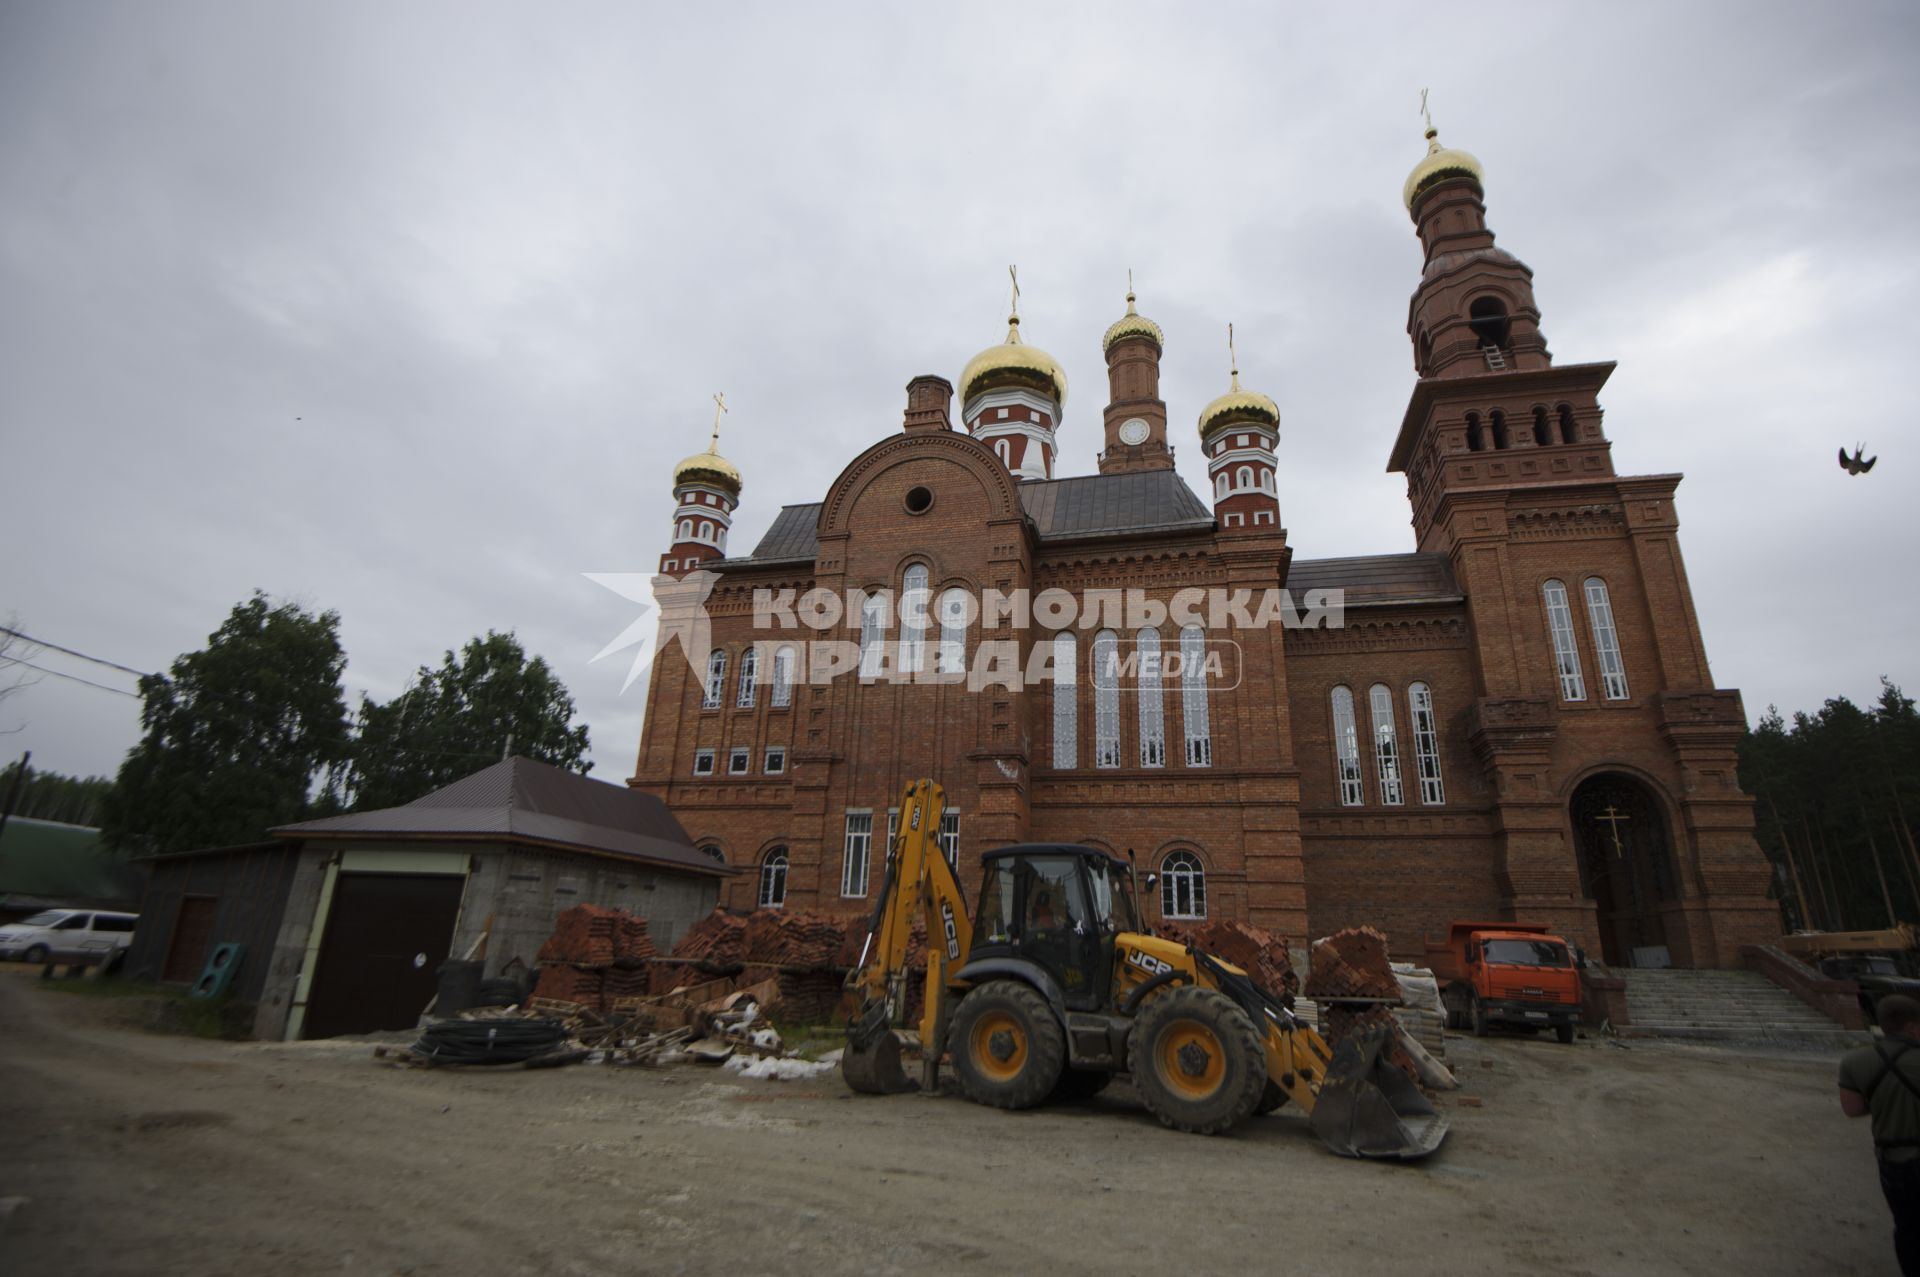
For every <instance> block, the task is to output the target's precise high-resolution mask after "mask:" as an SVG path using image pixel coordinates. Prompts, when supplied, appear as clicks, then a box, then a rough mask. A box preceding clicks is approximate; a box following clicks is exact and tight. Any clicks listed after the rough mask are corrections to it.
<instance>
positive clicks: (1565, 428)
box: [1560, 404, 1580, 443]
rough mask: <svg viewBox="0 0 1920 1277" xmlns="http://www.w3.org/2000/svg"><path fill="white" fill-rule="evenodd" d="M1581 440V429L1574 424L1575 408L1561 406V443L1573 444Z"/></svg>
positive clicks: (1567, 405) (1568, 405)
mask: <svg viewBox="0 0 1920 1277" xmlns="http://www.w3.org/2000/svg"><path fill="white" fill-rule="evenodd" d="M1579 438H1580V431H1579V429H1578V428H1577V427H1576V426H1575V425H1574V424H1573V406H1572V405H1571V404H1561V405H1560V442H1561V443H1573V442H1575V441H1577V440H1578V439H1579Z"/></svg>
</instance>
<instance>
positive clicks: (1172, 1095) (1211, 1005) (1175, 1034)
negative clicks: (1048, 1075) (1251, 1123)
mask: <svg viewBox="0 0 1920 1277" xmlns="http://www.w3.org/2000/svg"><path fill="white" fill-rule="evenodd" d="M1127 1058H1128V1059H1129V1060H1130V1061H1132V1064H1133V1085H1134V1089H1135V1090H1137V1091H1139V1092H1140V1098H1141V1099H1142V1100H1145V1101H1146V1105H1147V1108H1148V1109H1149V1110H1150V1111H1151V1112H1152V1113H1153V1115H1154V1116H1155V1117H1157V1118H1159V1119H1160V1120H1161V1121H1162V1122H1164V1123H1165V1124H1166V1125H1168V1126H1171V1127H1173V1128H1174V1129H1175V1130H1180V1131H1186V1132H1188V1133H1189V1134H1193V1135H1217V1134H1219V1133H1220V1132H1221V1131H1224V1130H1226V1129H1228V1128H1229V1127H1232V1126H1237V1125H1238V1124H1239V1123H1241V1122H1242V1121H1244V1120H1246V1118H1247V1117H1248V1116H1249V1115H1251V1114H1252V1112H1253V1110H1254V1106H1255V1105H1257V1104H1259V1103H1260V1099H1261V1096H1262V1095H1264V1094H1265V1092H1266V1087H1267V1061H1266V1055H1265V1053H1264V1052H1262V1051H1261V1049H1260V1037H1259V1034H1258V1033H1256V1032H1255V1030H1254V1027H1253V1021H1251V1020H1249V1019H1248V1018H1247V1016H1246V1013H1245V1012H1244V1011H1242V1010H1241V1009H1240V1008H1239V1007H1237V1006H1235V1005H1234V1004H1233V1001H1232V1000H1231V999H1230V998H1228V997H1227V996H1226V995H1225V994H1223V993H1216V992H1214V991H1213V990H1212V989H1196V988H1193V987H1192V986H1188V987H1185V988H1177V989H1173V990H1171V991H1170V992H1167V993H1163V994H1160V995H1159V996H1158V997H1156V998H1154V999H1153V1001H1151V1002H1149V1003H1148V1004H1147V1008H1146V1010H1145V1011H1142V1012H1141V1013H1140V1017H1139V1018H1138V1019H1137V1020H1135V1021H1134V1024H1133V1034H1132V1036H1131V1037H1130V1038H1129V1039H1128V1042H1127Z"/></svg>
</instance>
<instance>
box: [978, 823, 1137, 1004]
mask: <svg viewBox="0 0 1920 1277" xmlns="http://www.w3.org/2000/svg"><path fill="white" fill-rule="evenodd" d="M982 862H983V869H984V876H983V878H982V880H981V883H980V895H979V905H978V907H977V908H976V909H975V910H974V919H973V927H974V930H973V949H972V952H971V954H970V961H973V962H978V961H982V960H988V959H995V958H1000V959H1008V958H1011V959H1016V960H1025V961H1027V962H1031V963H1033V964H1034V965H1036V966H1038V967H1040V968H1041V969H1042V970H1043V971H1045V972H1046V973H1047V974H1048V975H1049V976H1051V977H1052V978H1053V979H1054V981H1055V982H1056V983H1057V984H1058V986H1059V992H1060V996H1061V1000H1062V1001H1063V1002H1064V1003H1065V1004H1066V1006H1067V1008H1068V1009H1069V1010H1074V1011H1093V1010H1097V1009H1099V1008H1102V1007H1104V1006H1105V1005H1107V999H1108V997H1109V995H1110V994H1111V987H1110V986H1111V984H1112V980H1113V954H1114V944H1113V942H1114V937H1115V936H1117V935H1119V934H1121V933H1122V932H1137V931H1139V930H1141V925H1140V911H1139V908H1138V906H1137V904H1136V902H1135V900H1134V895H1133V871H1132V868H1131V866H1129V865H1128V864H1127V863H1126V862H1125V861H1123V860H1120V859H1118V858H1116V857H1114V856H1110V855H1108V854H1107V853H1106V852H1104V851H1100V850H1098V849H1097V848H1093V847H1083V846H1076V845H1073V844H1068V843H1024V844H1021V845H1019V846H1014V847H1003V848H1001V849H1000V850H998V851H991V852H988V853H987V854H986V855H985V856H984V857H982Z"/></svg>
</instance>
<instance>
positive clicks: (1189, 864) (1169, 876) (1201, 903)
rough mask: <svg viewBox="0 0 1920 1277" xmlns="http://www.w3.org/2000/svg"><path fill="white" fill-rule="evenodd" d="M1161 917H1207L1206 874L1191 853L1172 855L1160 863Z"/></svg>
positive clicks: (1198, 858) (1198, 860) (1174, 853)
mask: <svg viewBox="0 0 1920 1277" xmlns="http://www.w3.org/2000/svg"><path fill="white" fill-rule="evenodd" d="M1160 916H1161V917H1163V918H1204V917H1206V916H1207V871H1206V869H1205V868H1204V867H1203V866H1202V865H1201V864H1200V857H1198V856H1196V855H1194V854H1193V853H1192V852H1190V851H1176V852H1173V853H1171V854H1170V855H1168V857H1167V858H1166V859H1165V860H1163V861H1161V862H1160Z"/></svg>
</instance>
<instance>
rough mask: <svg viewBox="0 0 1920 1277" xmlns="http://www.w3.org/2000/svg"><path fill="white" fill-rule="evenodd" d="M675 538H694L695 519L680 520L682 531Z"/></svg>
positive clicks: (689, 539)
mask: <svg viewBox="0 0 1920 1277" xmlns="http://www.w3.org/2000/svg"><path fill="white" fill-rule="evenodd" d="M674 539H675V540H677V541H691V540H693V520H692V519H682V520H680V532H679V535H678V536H677V537H675V538H674Z"/></svg>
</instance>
